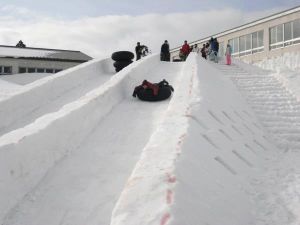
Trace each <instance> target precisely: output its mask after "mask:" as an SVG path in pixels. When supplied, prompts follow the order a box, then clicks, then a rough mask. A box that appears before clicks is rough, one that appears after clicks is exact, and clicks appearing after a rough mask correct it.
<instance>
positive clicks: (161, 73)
mask: <svg viewBox="0 0 300 225" xmlns="http://www.w3.org/2000/svg"><path fill="white" fill-rule="evenodd" d="M181 67H182V63H161V62H159V60H158V57H157V56H153V57H148V58H146V59H143V60H141V61H139V62H136V63H134V64H132V65H130V66H128V67H127V68H125V69H123V70H122V71H121V72H120V73H118V74H117V75H115V76H113V77H111V79H110V80H109V81H107V82H106V83H104V84H103V85H101V86H99V87H98V88H96V89H94V90H93V91H91V92H89V93H88V94H86V95H85V96H83V97H81V98H80V99H78V100H77V101H74V102H71V103H69V104H67V105H65V106H63V107H62V108H61V109H60V110H59V111H57V112H53V113H49V114H47V115H45V116H42V117H40V118H38V119H37V120H36V121H34V122H33V123H32V124H29V125H28V126H26V127H24V128H20V129H18V130H15V131H12V132H10V133H7V134H5V135H3V136H2V137H0V155H1V157H0V160H1V162H0V165H1V166H0V168H1V169H0V177H1V180H0V181H1V186H0V195H1V196H0V198H1V206H0V212H1V213H0V216H1V221H3V224H32V225H33V224H41V223H42V224H46V223H47V224H59V223H60V222H61V221H62V220H64V221H65V222H66V223H68V222H69V223H71V224H84V223H85V222H88V223H89V224H92V223H95V224H96V221H95V218H90V219H91V221H87V217H89V216H90V214H91V213H92V212H93V211H95V210H96V209H97V208H98V207H99V205H102V207H103V210H102V212H101V210H100V212H99V213H98V214H97V216H95V217H96V218H97V219H99V221H101V224H107V223H109V220H110V213H111V211H112V208H113V206H114V203H115V201H116V199H117V197H118V196H119V194H120V192H121V190H122V187H123V185H124V183H125V181H126V179H127V178H128V176H129V174H130V172H131V171H132V168H133V167H134V165H135V163H136V158H138V156H139V155H140V150H141V149H142V148H143V147H144V145H145V143H147V142H148V139H149V138H150V136H151V134H152V130H153V129H154V128H153V127H155V126H156V123H157V121H158V120H159V119H160V118H161V115H163V114H164V110H165V109H166V107H167V106H168V101H164V102H162V103H156V104H153V103H150V104H149V103H146V104H145V103H143V102H140V101H137V100H135V99H133V98H132V96H131V94H132V92H133V88H134V86H135V85H138V84H140V83H141V81H142V80H143V79H148V80H150V81H160V80H162V79H164V78H165V79H167V80H168V81H170V82H171V83H172V84H174V87H175V88H176V87H177V86H178V85H179V83H176V79H177V77H178V76H180V75H181ZM143 129H144V130H143ZM133 140H134V141H133ZM96 159H97V161H95V160H96ZM124 160H126V163H125V162H124ZM91 161H93V163H91ZM94 161H95V162H94ZM127 161H128V162H127ZM103 165H107V166H106V167H103ZM95 174H96V175H95ZM111 174H114V175H111ZM87 178H90V179H87ZM84 179H87V180H85V181H84V182H82V180H84ZM70 183H72V184H73V185H72V186H70ZM113 184H115V185H113ZM83 187H88V188H84V189H85V191H84V194H82V188H83ZM45 196H46V197H45ZM59 196H61V197H59ZM95 196H100V199H99V198H95ZM107 196H110V199H109V200H108V199H107V198H108V197H107ZM67 199H69V200H67ZM50 202H51V203H50ZM2 203H3V204H2ZM4 203H5V204H4ZM54 208H55V209H56V210H53V209H54ZM78 210H79V211H80V213H78ZM66 214H68V215H66ZM99 221H98V223H99Z"/></svg>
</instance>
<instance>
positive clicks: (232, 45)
mask: <svg viewBox="0 0 300 225" xmlns="http://www.w3.org/2000/svg"><path fill="white" fill-rule="evenodd" d="M228 43H229V44H230V45H231V47H232V52H235V51H234V44H233V39H230V40H229V41H228Z"/></svg>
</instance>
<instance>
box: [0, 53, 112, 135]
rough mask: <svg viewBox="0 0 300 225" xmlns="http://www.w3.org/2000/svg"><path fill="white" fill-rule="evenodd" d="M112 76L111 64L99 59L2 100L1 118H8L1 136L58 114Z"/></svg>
mask: <svg viewBox="0 0 300 225" xmlns="http://www.w3.org/2000/svg"><path fill="white" fill-rule="evenodd" d="M113 74H114V68H113V66H112V60H110V59H105V60H103V59H101V60H99V59H96V60H92V61H90V62H87V63H83V64H81V65H79V66H77V67H74V68H70V69H68V70H65V71H62V72H60V73H57V74H55V75H52V76H48V77H45V78H43V79H40V80H37V81H35V82H33V83H30V84H28V85H25V86H23V87H21V86H18V90H16V91H14V92H15V93H14V95H13V96H7V98H4V99H0V109H1V110H0V117H1V118H5V119H3V120H1V122H0V135H3V134H5V133H7V132H9V131H12V130H15V129H17V128H20V127H24V126H25V125H27V124H30V123H32V122H33V121H34V120H35V119H37V118H38V117H40V116H42V115H44V114H46V113H50V112H55V111H57V110H58V109H59V108H61V107H62V106H63V105H65V104H67V103H69V102H71V101H74V100H76V99H78V98H79V97H80V96H82V95H84V94H86V93H87V92H89V91H90V90H92V89H94V88H96V87H97V86H99V85H101V84H103V83H104V82H105V81H107V80H108V79H110V78H111V77H112V75H113ZM11 76H14V75H11ZM25 76H26V75H24V77H25ZM1 82H4V81H1ZM15 86H17V85H15ZM15 89H16V88H15ZM3 97H6V96H3Z"/></svg>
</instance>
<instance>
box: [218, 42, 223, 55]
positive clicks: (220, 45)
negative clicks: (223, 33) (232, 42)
mask: <svg viewBox="0 0 300 225" xmlns="http://www.w3.org/2000/svg"><path fill="white" fill-rule="evenodd" d="M219 55H220V56H223V55H224V42H220V43H219Z"/></svg>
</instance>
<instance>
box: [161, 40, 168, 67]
mask: <svg viewBox="0 0 300 225" xmlns="http://www.w3.org/2000/svg"><path fill="white" fill-rule="evenodd" d="M160 60H161V61H167V62H170V46H169V43H168V41H167V40H165V42H164V43H163V45H162V46H161V50H160Z"/></svg>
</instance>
